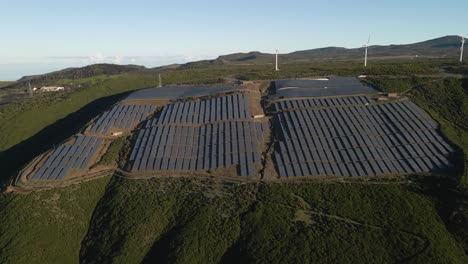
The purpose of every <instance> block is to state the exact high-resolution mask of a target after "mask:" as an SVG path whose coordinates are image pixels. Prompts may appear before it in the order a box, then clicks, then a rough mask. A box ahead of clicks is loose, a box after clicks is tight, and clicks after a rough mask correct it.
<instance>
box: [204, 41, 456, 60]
mask: <svg viewBox="0 0 468 264" xmlns="http://www.w3.org/2000/svg"><path fill="white" fill-rule="evenodd" d="M459 49H460V37H458V36H446V37H441V38H436V39H432V40H427V41H423V42H418V43H414V44H402V45H388V46H378V45H371V46H370V47H369V51H368V52H369V56H370V57H374V58H375V57H415V56H416V55H417V56H419V57H436V58H456V57H457V56H459ZM363 55H364V49H363V48H351V49H348V48H342V47H326V48H319V49H310V50H302V51H295V52H291V53H287V54H280V56H281V61H282V63H285V62H286V63H291V62H300V61H313V60H321V59H358V58H362V57H363ZM273 56H274V54H268V53H261V52H249V53H235V54H230V55H224V56H219V57H218V58H217V59H216V60H213V61H211V63H212V64H217V63H247V62H248V63H263V62H266V61H270V62H271V61H272V58H273Z"/></svg>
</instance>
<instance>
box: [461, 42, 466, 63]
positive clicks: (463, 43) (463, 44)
mask: <svg viewBox="0 0 468 264" xmlns="http://www.w3.org/2000/svg"><path fill="white" fill-rule="evenodd" d="M461 43H462V44H461V48H460V63H462V62H463V46H465V38H464V37H463V36H462V37H461Z"/></svg>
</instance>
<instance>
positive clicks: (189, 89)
mask: <svg viewBox="0 0 468 264" xmlns="http://www.w3.org/2000/svg"><path fill="white" fill-rule="evenodd" d="M244 88H245V87H244V86H230V85H222V86H220V85H215V86H208V85H190V86H188V85H180V86H163V87H158V88H147V89H142V90H139V91H135V92H133V93H131V94H130V95H129V96H127V98H125V100H148V99H165V100H175V99H183V98H188V97H199V96H207V95H214V94H218V93H224V92H229V91H236V90H242V89H244Z"/></svg>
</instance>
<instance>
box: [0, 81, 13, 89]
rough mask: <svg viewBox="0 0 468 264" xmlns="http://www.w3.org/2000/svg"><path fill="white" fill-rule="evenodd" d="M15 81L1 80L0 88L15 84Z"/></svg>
mask: <svg viewBox="0 0 468 264" xmlns="http://www.w3.org/2000/svg"><path fill="white" fill-rule="evenodd" d="M13 83H14V82H9V81H0V88H2V87H5V86H8V85H10V84H13Z"/></svg>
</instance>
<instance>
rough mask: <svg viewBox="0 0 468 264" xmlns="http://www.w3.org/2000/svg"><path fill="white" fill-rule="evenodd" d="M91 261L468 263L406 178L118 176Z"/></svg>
mask: <svg viewBox="0 0 468 264" xmlns="http://www.w3.org/2000/svg"><path fill="white" fill-rule="evenodd" d="M96 212H97V213H96V214H95V215H94V217H93V220H92V224H91V228H90V231H89V233H88V235H87V236H86V239H85V241H84V243H83V248H82V251H81V254H82V257H83V258H82V260H83V262H84V263H102V262H103V261H104V262H109V263H110V262H112V263H139V262H141V261H144V262H148V263H154V262H158V263H160V262H164V263H166V262H170V263H216V262H227V263H230V262H235V263H239V262H255V263H258V262H273V263H291V262H313V263H387V262H395V261H396V262H400V261H403V260H411V262H412V263H428V261H431V262H433V263H463V260H465V261H466V260H468V259H467V258H466V257H463V255H464V252H463V249H462V248H461V246H459V245H458V244H457V242H456V241H455V240H454V239H453V238H452V237H451V235H450V233H449V232H447V230H446V229H445V226H444V224H443V222H442V221H441V219H440V218H439V217H438V216H437V212H436V211H435V209H434V206H433V204H432V201H431V199H430V198H429V197H425V196H423V195H421V194H418V193H416V192H413V191H410V190H408V189H407V188H405V187H403V186H398V185H372V186H369V185H365V184H362V185H361V184H339V183H337V184H317V183H307V184H302V185H299V184H297V185H296V184H267V185H257V184H241V185H237V184H232V185H223V186H221V185H217V184H216V183H213V182H205V183H201V182H200V181H199V180H187V179H183V180H181V179H152V180H144V181H135V180H114V181H113V182H112V183H111V187H110V188H108V191H107V193H106V195H105V197H104V198H103V199H102V200H101V201H100V203H99V205H98V207H97V210H96Z"/></svg>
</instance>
